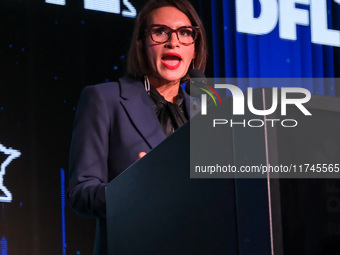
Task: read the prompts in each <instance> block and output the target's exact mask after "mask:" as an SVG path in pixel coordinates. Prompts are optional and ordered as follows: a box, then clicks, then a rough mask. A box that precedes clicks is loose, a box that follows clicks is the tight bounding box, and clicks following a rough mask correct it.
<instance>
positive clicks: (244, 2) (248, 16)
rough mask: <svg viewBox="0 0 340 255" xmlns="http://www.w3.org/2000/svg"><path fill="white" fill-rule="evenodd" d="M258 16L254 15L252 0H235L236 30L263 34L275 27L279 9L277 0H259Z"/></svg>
mask: <svg viewBox="0 0 340 255" xmlns="http://www.w3.org/2000/svg"><path fill="white" fill-rule="evenodd" d="M260 5H261V13H260V16H259V17H257V18H255V17H254V3H253V0H236V29H237V32H241V33H248V34H255V35H263V34H268V33H270V32H271V31H273V29H274V28H275V27H276V24H277V21H278V16H279V14H278V13H279V9H278V3H277V0H260Z"/></svg>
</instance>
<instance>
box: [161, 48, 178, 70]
mask: <svg viewBox="0 0 340 255" xmlns="http://www.w3.org/2000/svg"><path fill="white" fill-rule="evenodd" d="M181 60H182V57H181V55H179V54H177V53H174V52H168V53H166V54H164V55H163V56H162V64H163V65H164V66H165V67H166V68H168V69H171V70H175V69H177V68H178V67H179V66H180V65H181Z"/></svg>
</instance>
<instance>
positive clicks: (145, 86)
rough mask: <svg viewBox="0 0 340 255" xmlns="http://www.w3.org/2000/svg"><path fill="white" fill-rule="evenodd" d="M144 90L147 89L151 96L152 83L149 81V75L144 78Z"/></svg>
mask: <svg viewBox="0 0 340 255" xmlns="http://www.w3.org/2000/svg"><path fill="white" fill-rule="evenodd" d="M144 88H145V91H146V92H147V93H148V95H149V96H150V81H149V77H148V76H147V75H145V76H144Z"/></svg>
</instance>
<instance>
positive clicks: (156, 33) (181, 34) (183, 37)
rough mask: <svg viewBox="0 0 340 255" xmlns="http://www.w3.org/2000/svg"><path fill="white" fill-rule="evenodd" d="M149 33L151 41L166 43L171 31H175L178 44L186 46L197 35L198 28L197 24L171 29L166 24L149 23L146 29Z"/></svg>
mask: <svg viewBox="0 0 340 255" xmlns="http://www.w3.org/2000/svg"><path fill="white" fill-rule="evenodd" d="M146 32H147V33H150V37H151V39H152V41H154V42H155V43H159V44H161V43H166V42H167V41H169V40H170V38H171V35H172V33H176V35H177V39H178V41H179V43H180V44H182V45H185V46H188V45H190V44H193V43H194V42H195V40H196V39H197V37H198V34H199V28H198V27H197V26H183V27H179V28H177V29H171V28H170V27H168V26H166V25H158V24H154V25H150V26H148V28H147V29H146Z"/></svg>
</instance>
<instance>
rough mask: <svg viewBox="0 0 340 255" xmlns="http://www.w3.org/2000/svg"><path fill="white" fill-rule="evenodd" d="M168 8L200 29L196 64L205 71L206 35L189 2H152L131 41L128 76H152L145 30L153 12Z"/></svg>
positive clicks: (144, 10)
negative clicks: (180, 14)
mask: <svg viewBox="0 0 340 255" xmlns="http://www.w3.org/2000/svg"><path fill="white" fill-rule="evenodd" d="M166 6H172V7H175V8H177V9H178V10H179V11H181V12H183V13H184V14H185V15H186V16H187V17H188V18H189V20H190V22H191V25H192V26H198V27H199V30H200V32H199V34H198V38H197V39H196V41H195V52H196V58H195V62H194V64H195V68H197V69H200V70H201V71H202V72H204V70H205V66H206V61H207V52H208V50H207V42H206V34H205V29H204V27H203V24H202V22H201V20H200V18H199V17H198V15H197V13H196V11H195V9H194V7H193V6H192V5H191V4H190V3H189V2H188V1H187V0H151V1H149V2H148V3H147V4H146V5H145V6H144V8H143V9H142V10H141V12H140V13H139V14H138V17H137V20H136V23H135V27H134V32H133V35H132V39H131V45H130V49H129V54H128V59H127V74H128V75H130V76H132V77H134V78H141V77H143V76H144V75H149V74H150V68H149V62H148V59H147V56H146V48H145V30H146V27H147V25H148V24H147V23H148V20H149V18H150V15H152V12H153V10H155V9H158V8H161V7H166ZM190 69H192V65H190V67H189V70H188V71H190ZM188 79H189V77H188V75H186V76H185V77H183V78H182V81H181V82H184V81H186V80H188Z"/></svg>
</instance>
